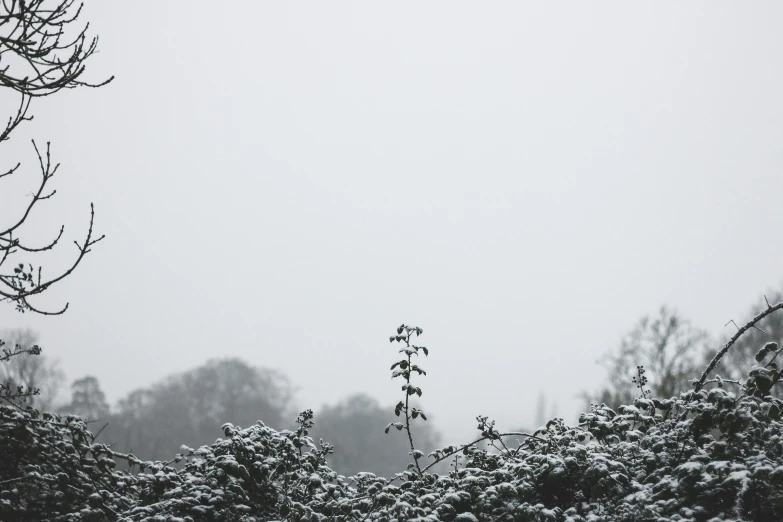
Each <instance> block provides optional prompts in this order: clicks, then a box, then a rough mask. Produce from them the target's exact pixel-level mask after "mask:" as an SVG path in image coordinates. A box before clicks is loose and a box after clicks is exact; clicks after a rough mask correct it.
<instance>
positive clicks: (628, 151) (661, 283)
mask: <svg viewBox="0 0 783 522" xmlns="http://www.w3.org/2000/svg"><path fill="white" fill-rule="evenodd" d="M781 15H783V6H781V5H780V4H776V3H772V2H768V3H763V2H759V3H753V4H738V3H729V2H710V3H706V2H693V3H688V4H678V5H676V6H675V5H673V4H665V5H662V4H657V5H652V4H647V5H638V4H634V5H630V4H621V3H602V4H590V5H586V4H576V3H563V4H560V3H546V4H532V3H531V4H517V3H510V2H508V3H495V4H492V5H485V4H483V5H480V6H479V5H476V4H469V3H462V2H449V3H445V2H436V3H427V4H416V5H415V6H414V5H413V4H410V5H408V6H406V7H405V8H403V6H402V4H398V5H395V6H393V7H392V6H390V5H389V6H382V5H368V4H362V3H348V2H330V3H328V4H317V3H308V4H297V5H292V4H287V3H286V4H272V3H256V2H243V3H240V4H234V6H233V7H232V9H223V10H221V9H217V10H216V9H214V6H212V4H208V3H206V2H181V1H178V2H175V1H168V2H155V3H153V2H135V3H133V4H132V5H120V4H117V3H109V2H90V3H88V4H87V5H86V6H85V14H84V17H85V20H89V21H90V26H91V30H92V31H93V32H94V34H98V35H100V44H99V48H100V54H98V55H96V56H95V58H94V59H93V60H92V62H91V64H90V70H89V72H88V73H87V76H88V77H91V78H95V79H102V78H105V77H107V76H109V75H112V74H113V75H116V77H117V78H116V80H115V81H114V82H112V83H111V84H110V85H108V86H107V87H105V88H101V89H97V90H86V89H82V90H76V91H73V92H68V93H62V95H60V96H57V97H53V98H52V99H51V100H46V99H44V100H41V101H40V102H38V104H37V105H36V106H35V107H34V111H33V112H34V114H35V120H34V121H33V122H32V123H30V124H28V125H26V126H23V127H20V129H19V130H18V131H16V132H15V134H14V137H13V139H12V140H11V141H10V142H9V143H8V144H6V145H5V147H6V149H5V150H6V152H5V154H8V157H9V158H10V157H13V158H18V159H20V160H22V161H26V162H27V163H26V164H27V172H26V173H25V174H23V175H19V176H14V177H13V179H9V180H7V181H6V185H4V193H3V202H2V203H3V208H5V209H6V210H8V212H9V213H11V212H12V211H13V205H17V204H19V201H18V200H20V199H21V198H18V197H15V196H16V195H17V194H19V193H20V192H21V193H24V192H25V191H29V190H30V187H31V186H33V184H34V182H35V176H36V173H35V169H34V168H33V167H34V160H35V153H34V151H33V150H32V147H31V146H30V143H29V139H31V138H35V139H36V140H39V141H48V140H51V141H52V154H53V158H54V159H55V160H56V161H58V162H60V163H62V167H61V170H60V172H58V174H57V176H56V177H55V178H54V179H53V181H52V184H53V186H54V188H57V189H58V197H57V198H54V199H52V200H51V201H48V202H46V205H45V207H44V206H43V205H42V207H41V208H46V212H42V211H40V210H39V211H38V214H35V215H33V216H31V223H30V225H29V227H30V228H31V229H33V230H35V231H38V230H40V234H41V238H50V236H51V235H52V233H55V232H56V231H57V229H58V228H59V225H60V224H61V223H64V224H65V225H66V232H65V233H66V237H65V239H66V240H67V241H70V240H72V239H83V238H82V237H81V235H80V234H82V232H83V230H84V228H85V226H86V224H87V223H88V220H89V203H90V202H91V201H92V202H94V203H95V205H96V230H97V232H98V233H100V234H103V233H105V234H106V235H107V238H106V239H105V240H104V241H102V242H101V243H99V244H98V245H96V246H95V247H94V249H93V253H92V254H91V255H90V256H87V257H86V258H85V260H84V261H83V263H82V266H81V267H80V268H79V269H78V270H77V271H76V272H74V274H73V275H72V276H69V277H68V278H67V279H65V280H64V281H63V282H62V283H59V284H58V285H56V286H54V287H52V289H51V290H50V291H48V292H47V294H46V295H44V296H42V297H41V298H40V299H39V300H38V302H39V304H41V305H42V306H45V305H46V304H47V303H51V305H52V306H54V307H56V306H58V305H61V304H62V303H63V302H65V301H70V303H71V306H70V308H69V310H68V312H67V313H66V314H65V315H63V316H61V317H40V316H36V315H32V314H24V315H23V314H18V313H16V312H15V311H14V310H13V307H11V306H6V307H2V308H0V325H2V327H3V328H29V329H31V330H33V331H35V332H37V334H38V335H39V337H40V344H41V346H43V348H44V355H46V356H47V357H49V358H53V359H60V360H61V367H62V370H63V372H64V375H65V376H66V380H67V384H70V383H71V381H73V380H75V379H79V378H81V377H83V376H85V375H93V376H95V377H96V378H97V379H98V380H99V381H100V386H101V388H102V390H103V392H105V399H106V402H107V404H110V405H112V406H114V405H115V404H116V403H117V402H118V401H120V400H123V399H126V398H127V397H128V394H130V393H132V392H133V391H134V390H138V389H141V388H150V387H154V385H156V383H160V382H163V381H165V379H167V378H168V376H170V375H172V374H181V373H183V372H188V371H195V370H196V369H197V368H201V367H203V366H204V365H206V364H207V362H208V361H210V360H215V359H223V358H239V359H241V360H242V361H245V362H246V363H247V364H248V365H250V366H253V367H257V368H263V369H269V370H270V371H272V370H273V371H276V372H278V373H279V374H281V375H283V376H285V378H286V379H288V380H289V381H290V384H291V388H292V389H291V399H290V402H291V404H290V408H289V409H290V411H297V410H296V409H297V408H298V409H304V408H313V409H314V410H316V418H315V422H316V425H318V422H319V417H318V411H319V409H321V410H324V409H325V408H336V407H337V405H339V404H341V401H346V400H348V398H349V397H352V396H355V395H356V394H365V395H366V396H367V397H369V398H371V399H372V400H375V401H377V403H378V405H380V406H382V407H384V408H385V407H386V406H388V405H393V404H394V403H396V402H397V400H399V398H400V391H399V385H398V383H397V381H391V380H390V379H389V373H388V367H389V366H390V365H391V363H392V362H394V361H396V360H397V358H398V357H397V349H398V346H397V345H396V344H395V345H390V344H389V342H388V337H389V335H392V334H393V333H394V329H395V328H396V327H397V326H398V325H399V324H400V323H402V322H405V323H406V324H411V325H417V326H421V327H422V328H423V329H424V335H423V336H422V338H421V344H424V345H426V346H427V347H428V348H429V349H430V350H431V353H430V357H428V358H427V359H426V360H424V361H422V362H421V365H422V366H423V367H424V368H425V369H426V370H427V371H428V375H427V376H426V377H424V378H422V379H420V380H418V385H419V386H421V387H422V389H423V390H424V395H423V397H422V399H421V406H422V408H423V409H424V410H425V411H426V412H428V414H429V415H430V416H431V417H432V422H433V426H434V427H435V428H436V429H437V430H438V431H439V432H440V434H441V442H442V443H444V444H446V443H456V442H463V441H468V440H472V439H471V437H472V435H473V434H474V433H475V431H476V422H475V416H476V415H479V414H481V415H487V416H489V417H490V418H492V419H494V420H496V421H497V423H498V425H499V426H500V427H501V428H502V429H515V428H518V427H520V426H525V427H530V426H533V424H534V423H535V422H536V418H537V416H536V411H537V407H538V406H537V404H538V402H540V399H539V397H540V396H541V394H542V393H544V394H545V397H546V400H547V401H548V404H549V403H551V404H553V405H556V414H557V415H558V416H561V417H564V418H565V420H566V421H567V422H574V421H575V420H576V416H577V414H578V412H579V411H581V410H582V409H583V408H584V401H583V400H582V399H581V398H580V394H581V393H582V392H584V391H585V390H594V389H597V388H598V387H600V386H601V383H602V382H604V380H605V379H606V378H607V372H606V370H605V369H604V368H602V367H601V366H600V365H598V364H597V363H596V361H597V360H598V359H599V358H600V357H601V355H602V354H604V353H605V352H606V351H607V350H611V349H613V348H615V347H616V346H618V345H619V344H620V342H621V339H622V337H623V335H624V334H625V333H626V332H627V331H628V330H629V329H630V328H631V327H632V326H633V325H634V324H635V322H636V321H637V320H638V318H639V317H641V316H643V315H645V314H653V313H655V311H656V310H658V308H659V307H660V306H661V305H662V304H670V305H673V306H675V307H676V308H677V310H679V311H680V312H681V313H682V314H683V315H684V316H685V317H688V318H689V319H690V320H691V321H692V322H693V323H694V324H695V325H698V327H700V328H703V329H705V330H707V331H708V332H710V333H711V334H712V335H713V336H714V339H715V340H718V339H720V338H721V336H723V335H726V334H731V333H732V332H733V330H732V328H733V327H732V326H731V325H729V326H724V325H725V324H726V322H727V321H729V320H730V319H735V320H736V321H737V322H739V321H740V320H741V319H744V318H745V316H746V312H747V311H748V309H749V307H750V306H751V305H753V304H757V303H758V304H760V303H761V296H762V294H763V293H764V292H766V291H769V290H770V289H775V288H779V287H780V285H781V282H782V280H781V267H780V259H781V258H783V243H782V242H781V241H780V240H779V238H778V236H779V230H780V225H781V224H782V223H783V208H782V207H781V200H780V194H781V189H783V177H782V176H781V173H780V167H781V162H782V160H783V152H781V148H780V143H781V138H783V135H782V134H783V118H782V117H783V98H782V97H781V96H780V92H783V89H782V88H783V73H781V71H780V68H779V67H777V64H778V61H779V56H780V51H781V45H782V44H783V36H781V34H780V31H779V28H778V27H777V21H778V20H780V19H781ZM15 161H16V160H15ZM6 190H7V191H8V192H5V191H6ZM5 194H9V195H11V194H13V195H14V197H7V196H6V195H5ZM6 200H7V203H6ZM0 213H2V214H4V213H5V210H3V211H0ZM30 228H29V229H30ZM69 234H70V235H69ZM72 255H73V252H72V251H69V249H68V248H65V247H62V248H60V249H59V250H58V251H56V252H54V253H53V254H51V255H50V257H49V258H46V259H50V260H51V264H52V265H53V266H52V269H51V270H52V271H55V269H56V267H57V266H66V264H67V263H68V261H69V260H70V259H72ZM713 347H714V349H717V347H718V344H717V341H716V342H714V343H713ZM67 388H68V386H67V385H66V386H64V388H63V393H62V397H61V398H60V399H61V402H63V403H67V402H68V400H70V399H71V397H70V393H69V390H68V389H67ZM359 404H360V405H364V407H365V408H366V409H368V410H372V408H370V407H369V406H368V403H367V401H364V402H361V401H360V403H359ZM370 406H371V404H370ZM547 408H549V407H547ZM259 411H262V409H261V407H260V406H259ZM385 411H386V417H388V419H385V422H381V423H380V424H379V425H378V428H377V429H378V436H379V437H384V435H383V433H382V430H383V427H384V425H385V423H386V422H389V421H392V420H394V417H393V412H392V410H391V409H388V408H385ZM287 413H290V412H289V411H287ZM335 415H337V414H335ZM294 417H295V415H294ZM294 417H290V418H288V419H287V420H286V422H290V421H292V420H293V418H294ZM338 417H339V416H338ZM261 420H264V419H263V418H262V419H261ZM224 421H231V422H235V423H236V424H240V425H241V424H242V422H240V421H234V420H233V419H220V421H216V429H215V431H216V433H217V434H216V436H217V435H219V432H217V428H219V425H220V424H221V423H222V422H224ZM248 422H252V421H250V420H248ZM281 422H282V421H281ZM276 427H277V426H276ZM183 429H184V428H183ZM385 437H387V438H388V437H394V438H395V439H401V438H403V435H402V434H399V433H392V434H390V435H387V436H385ZM180 442H186V441H184V440H182V441H180ZM332 442H335V441H332ZM403 446H404V444H403ZM427 449H428V450H429V449H430V448H427ZM173 450H174V451H176V448H174V449H173Z"/></svg>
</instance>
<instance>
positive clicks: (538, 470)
mask: <svg viewBox="0 0 783 522" xmlns="http://www.w3.org/2000/svg"><path fill="white" fill-rule="evenodd" d="M781 306H782V307H783V305H781ZM403 341H405V339H403ZM406 344H407V343H406ZM728 348H730V345H729V346H728ZM420 349H421V348H420ZM406 350H407V351H409V350H412V348H410V346H409V345H408V346H406V348H403V350H402V351H403V352H405V353H406V355H408V356H409V355H410V354H408V353H407V351H406ZM414 351H416V350H414ZM780 351H781V350H780V348H779V347H778V346H777V344H775V343H767V344H765V345H764V346H763V347H762V348H761V350H760V351H759V352H758V357H757V360H758V362H759V364H760V365H762V366H758V367H755V368H753V369H752V370H751V372H750V376H749V379H748V383H746V384H745V385H737V387H736V392H733V391H728V390H726V389H724V386H726V384H727V383H724V382H723V381H721V380H720V379H706V378H705V380H704V382H705V383H708V384H710V385H711V386H714V387H713V388H712V389H709V390H708V389H706V388H700V389H699V390H698V391H693V390H692V391H687V392H683V393H681V394H680V395H679V396H676V397H671V398H667V399H659V398H652V397H649V396H648V394H647V392H646V390H644V389H643V388H642V390H641V391H640V395H641V396H640V397H639V398H637V399H635V400H634V403H633V405H626V406H622V407H620V408H618V409H617V411H615V410H612V409H611V408H609V407H608V406H606V405H601V406H595V407H593V408H591V410H590V411H589V412H587V413H584V414H583V415H582V416H581V418H580V421H579V425H578V426H567V425H565V424H564V423H563V421H562V420H561V419H554V420H552V421H550V422H548V423H547V425H546V427H545V428H544V429H541V430H539V431H537V432H535V433H533V434H513V437H516V438H517V439H518V441H519V443H518V444H514V445H512V444H509V434H501V433H498V432H497V431H496V430H495V428H494V423H492V422H489V421H487V419H486V418H485V417H479V418H478V420H479V429H480V430H481V433H482V437H481V439H480V440H479V441H474V442H472V443H469V444H465V445H464V446H460V447H447V448H442V449H440V450H436V451H434V452H432V453H431V454H430V457H432V458H434V459H436V462H438V461H440V462H442V461H444V460H446V459H453V458H454V457H455V456H457V455H461V456H462V457H463V462H464V464H462V465H459V464H456V465H455V467H454V470H453V471H451V472H449V473H448V474H444V475H439V474H434V473H430V472H429V469H430V467H431V466H432V465H433V464H434V463H433V464H429V465H428V466H425V465H424V462H423V459H424V457H422V455H421V454H420V452H419V451H418V450H413V451H411V455H412V456H413V458H414V459H415V463H413V464H411V465H409V469H408V470H407V471H402V472H400V473H398V474H396V475H394V476H393V477H391V478H382V477H378V476H376V475H374V474H372V473H357V474H356V475H355V476H354V477H351V478H345V477H343V476H341V475H338V474H337V473H335V472H334V471H332V470H330V469H329V468H328V467H327V466H326V459H327V456H328V455H329V453H330V452H331V451H332V448H331V447H330V446H329V445H328V444H324V443H321V444H320V445H319V446H316V445H315V444H314V443H313V440H312V439H311V438H310V436H309V433H310V431H311V430H312V428H313V420H312V412H311V411H309V410H308V411H306V412H303V413H302V414H301V415H300V416H299V418H298V419H297V424H298V425H299V428H298V429H297V430H295V431H287V430H284V431H276V430H273V429H271V428H269V427H266V426H265V425H263V424H262V423H260V422H259V423H257V424H255V425H253V426H251V427H249V428H246V429H240V428H238V427H235V426H233V425H231V424H226V425H224V426H223V434H224V437H223V438H221V439H219V440H218V441H216V442H215V443H214V444H212V445H209V446H202V447H201V448H199V449H197V450H193V449H191V448H187V447H184V446H183V447H182V448H181V453H180V454H178V455H176V456H175V457H174V458H173V459H172V460H171V461H168V462H144V461H141V460H139V459H137V458H136V457H134V456H133V455H128V454H122V453H118V452H116V451H114V450H113V449H111V448H109V447H107V446H106V445H104V444H100V443H97V442H96V441H95V439H94V438H93V437H92V435H91V433H90V432H89V431H88V429H87V426H86V425H85V423H84V421H82V420H81V419H80V418H78V417H75V416H70V415H68V416H61V415H51V414H40V413H39V412H37V411H36V410H33V409H32V408H28V409H24V410H23V409H20V408H18V407H12V406H3V407H0V441H2V444H0V452H2V453H1V454H0V519H2V520H134V521H137V520H138V521H141V520H144V521H158V520H172V521H174V520H182V521H207V520H226V521H234V520H243V521H261V520H314V521H315V520H318V521H327V520H335V521H349V520H356V521H363V520H379V521H391V520H444V521H474V520H507V521H512V520H513V521H568V522H582V521H588V520H589V521H606V522H609V521H612V522H614V521H694V522H701V521H705V522H706V521H710V522H718V521H721V520H724V521H728V520H747V521H758V522H765V521H779V520H782V519H783V424H782V423H781V419H780V415H781V411H782V410H783V401H781V400H780V399H777V398H775V397H772V396H770V395H769V393H768V392H769V391H770V389H771V387H773V386H775V385H777V384H778V382H779V379H780V373H779V372H778V370H777V366H776V363H775V359H776V358H777V356H778V354H779V353H780ZM404 361H405V364H404V365H403V366H405V367H404V368H401V370H402V371H406V370H411V369H413V368H414V365H413V364H411V363H410V362H409V360H408V357H406V359H404ZM395 366H396V367H397V368H399V367H400V366H401V365H400V364H396V365H395ZM422 373H423V372H422ZM400 375H401V376H402V377H403V378H405V379H406V386H405V387H406V389H405V393H406V394H408V393H409V391H410V389H411V388H410V387H411V386H413V385H412V384H411V383H410V379H409V377H410V376H409V375H405V374H400ZM705 375H706V372H705ZM732 386H734V385H733V384H732ZM413 389H414V393H415V394H417V395H418V392H419V391H420V390H421V388H419V387H415V386H414V387H413ZM398 411H400V414H402V413H405V412H406V409H405V405H404V403H403V407H402V408H399V409H398ZM413 411H414V410H413V409H412V408H411V409H410V410H408V413H409V415H408V417H409V418H407V419H406V418H405V416H403V419H405V422H404V423H403V424H402V428H401V431H406V432H407V433H406V434H407V435H408V437H407V438H408V440H409V441H411V440H413V437H412V435H411V424H410V420H411V419H413V418H414V417H413ZM415 411H418V412H419V413H418V414H417V415H416V416H417V417H420V416H421V410H415ZM395 427H396V426H395ZM504 439H506V440H505V441H504ZM483 440H488V441H490V442H491V443H492V445H493V446H495V447H496V448H498V450H499V451H497V452H496V453H488V452H487V451H485V450H482V449H477V448H476V443H477V442H481V441H483ZM496 443H497V445H496ZM177 462H179V463H180V465H178V466H176V467H175V464H177ZM118 463H127V464H130V467H129V468H127V467H126V466H117V464H118Z"/></svg>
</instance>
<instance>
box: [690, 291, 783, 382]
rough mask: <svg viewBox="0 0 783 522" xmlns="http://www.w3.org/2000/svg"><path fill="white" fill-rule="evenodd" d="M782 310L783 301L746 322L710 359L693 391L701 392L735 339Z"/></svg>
mask: <svg viewBox="0 0 783 522" xmlns="http://www.w3.org/2000/svg"><path fill="white" fill-rule="evenodd" d="M781 309H783V301H781V302H779V303H778V304H776V305H774V306H769V305H767V309H766V310H764V311H762V312H760V313H759V314H758V315H756V317H754V318H753V319H751V320H750V321H748V322H747V323H746V324H745V326H743V327H742V328H740V329H739V330H737V333H735V334H734V337H732V338H731V339H729V342H727V343H726V344H725V345H724V346H723V348H721V349H720V351H719V352H718V353H716V354H715V357H713V358H712V360H711V361H710V364H709V365H707V368H706V369H705V370H704V373H702V374H701V377H700V378H699V380H698V381H697V382H696V384H695V385H694V386H693V391H694V392H698V391H699V390H701V388H702V387H703V386H704V382H705V381H706V380H707V377H708V376H709V375H710V372H711V371H712V370H714V369H715V366H717V364H718V362H720V360H721V359H722V358H723V356H724V355H726V352H728V351H729V348H731V346H732V345H733V344H734V343H735V342H737V339H739V338H740V336H742V334H744V333H745V332H747V331H748V330H750V329H751V328H754V327H755V326H756V323H757V322H759V321H761V320H762V319H764V318H765V317H766V316H768V315H769V314H771V313H772V312H775V311H776V310H781Z"/></svg>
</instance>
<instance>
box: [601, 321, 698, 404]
mask: <svg viewBox="0 0 783 522" xmlns="http://www.w3.org/2000/svg"><path fill="white" fill-rule="evenodd" d="M708 343H709V335H708V334H707V332H706V331H704V330H700V329H698V328H695V327H694V326H692V325H691V323H690V322H689V321H688V320H686V319H685V318H683V317H682V316H681V315H679V314H678V313H677V312H676V311H673V310H671V309H669V308H667V307H665V306H664V307H661V309H660V310H659V311H658V314H657V315H656V316H646V317H643V318H642V319H640V320H639V322H638V323H637V324H636V326H635V327H634V328H633V329H632V330H631V331H630V332H629V333H628V334H627V335H626V336H625V337H624V338H623V340H622V343H621V344H620V348H619V350H618V351H617V352H614V353H608V354H606V355H605V356H604V358H603V360H602V362H603V363H604V364H605V365H606V367H607V368H608V370H609V382H608V384H607V386H606V387H605V388H604V389H602V390H600V391H599V392H598V393H597V394H594V395H589V394H585V398H586V399H587V400H588V401H592V402H594V403H597V404H601V403H606V404H607V405H608V406H609V407H611V408H616V407H618V406H620V405H621V404H633V401H634V399H635V398H636V397H638V396H640V395H641V391H639V390H638V387H637V382H635V381H634V379H636V380H638V379H639V374H638V369H637V367H639V366H643V367H644V375H643V377H646V378H647V379H649V382H648V383H647V385H646V387H645V389H650V390H651V391H652V392H653V395H654V396H655V397H661V398H667V397H672V396H674V395H676V394H678V393H679V392H680V391H683V390H684V389H686V388H687V386H688V379H695V378H698V377H699V375H700V374H701V370H702V369H703V367H702V361H703V359H704V353H705V352H706V351H707V349H708V346H709V345H708Z"/></svg>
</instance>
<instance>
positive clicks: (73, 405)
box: [59, 375, 109, 422]
mask: <svg viewBox="0 0 783 522" xmlns="http://www.w3.org/2000/svg"><path fill="white" fill-rule="evenodd" d="M59 412H60V413H70V414H73V415H78V416H80V417H81V418H82V419H84V420H85V421H88V422H89V421H95V420H103V421H108V420H109V404H108V403H107V402H106V396H105V395H104V393H103V390H101V385H100V383H99V382H98V379H96V378H95V377H93V376H91V375H88V376H86V377H82V378H81V379H77V380H75V381H74V382H73V384H72V385H71V402H69V403H68V404H66V405H64V406H62V407H61V408H59Z"/></svg>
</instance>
